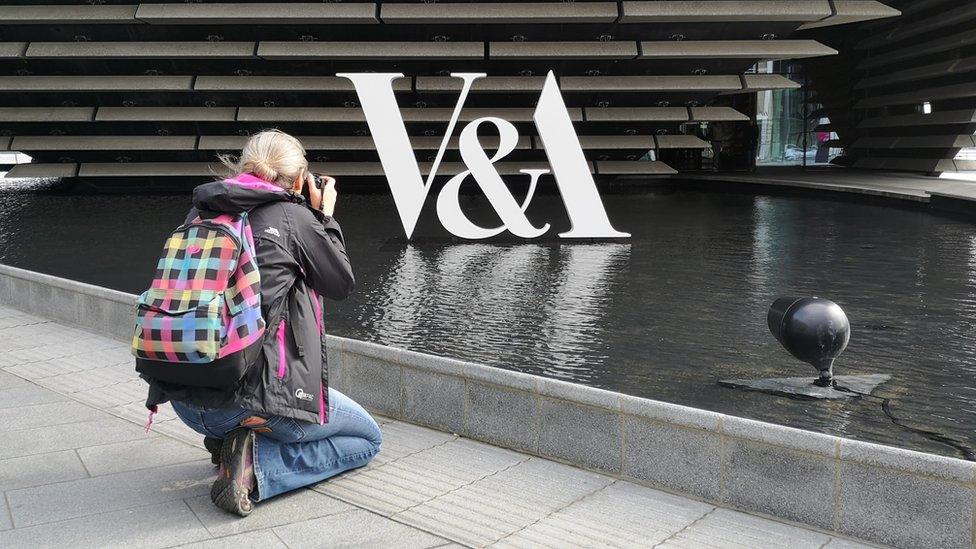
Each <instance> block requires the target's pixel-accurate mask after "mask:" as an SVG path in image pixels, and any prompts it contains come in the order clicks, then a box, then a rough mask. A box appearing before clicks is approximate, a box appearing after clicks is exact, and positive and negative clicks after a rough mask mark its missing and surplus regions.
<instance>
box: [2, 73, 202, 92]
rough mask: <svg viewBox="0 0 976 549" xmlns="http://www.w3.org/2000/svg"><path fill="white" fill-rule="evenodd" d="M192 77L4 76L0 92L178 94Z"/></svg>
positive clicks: (187, 88)
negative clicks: (135, 92) (153, 92)
mask: <svg viewBox="0 0 976 549" xmlns="http://www.w3.org/2000/svg"><path fill="white" fill-rule="evenodd" d="M192 82H193V77H192V76H121V75H118V76H117V75H112V76H102V75H73V76H46V75H37V76H34V75H31V76H5V77H4V78H3V79H2V80H0V90H2V91H103V90H108V91H177V90H187V91H189V90H190V84H191V83H192Z"/></svg>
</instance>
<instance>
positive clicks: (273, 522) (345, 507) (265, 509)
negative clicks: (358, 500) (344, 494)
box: [186, 490, 353, 536]
mask: <svg viewBox="0 0 976 549" xmlns="http://www.w3.org/2000/svg"><path fill="white" fill-rule="evenodd" d="M186 503H187V505H189V506H190V509H192V510H193V514H194V515H196V517H197V518H198V519H200V522H202V523H203V525H204V526H206V527H207V531H209V532H210V533H211V534H213V535H215V536H229V535H232V534H240V533H243V532H250V531H252V530H263V529H265V528H271V527H274V526H281V525H284V524H289V523H292V522H300V521H304V520H308V519H313V518H318V517H324V516H328V515H334V514H336V513H343V512H346V511H350V510H352V509H353V506H352V505H349V504H347V503H343V502H341V501H339V500H336V499H333V498H331V497H329V496H326V495H323V494H320V493H318V492H313V491H311V490H296V491H294V492H289V493H287V494H282V495H281V496H279V497H276V498H274V499H273V500H270V501H268V502H264V503H261V504H258V505H255V506H254V511H252V512H251V514H250V515H248V516H247V518H245V519H244V520H241V518H240V517H237V516H234V515H231V514H229V513H227V512H226V511H224V510H222V509H219V508H218V507H217V506H216V505H214V504H213V503H211V501H210V496H209V495H204V496H198V497H194V498H189V499H187V500H186Z"/></svg>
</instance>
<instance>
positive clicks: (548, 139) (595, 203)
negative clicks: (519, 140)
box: [532, 71, 630, 238]
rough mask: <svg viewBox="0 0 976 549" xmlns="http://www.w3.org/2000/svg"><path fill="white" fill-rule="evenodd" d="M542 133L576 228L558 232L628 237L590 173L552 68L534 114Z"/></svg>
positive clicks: (557, 183)
mask: <svg viewBox="0 0 976 549" xmlns="http://www.w3.org/2000/svg"><path fill="white" fill-rule="evenodd" d="M532 119H533V120H535V126H536V128H537V129H538V130H539V137H540V138H541V139H542V145H543V147H544V148H545V149H546V157H548V158H549V165H550V166H552V173H553V175H554V176H555V178H556V186H558V187H559V194H560V195H561V196H562V197H563V204H565V205H566V212H567V213H569V220H570V222H571V223H572V224H573V228H572V229H570V230H569V231H568V232H565V233H559V236H560V237H563V238H625V237H629V236H630V234H628V233H622V232H620V231H617V230H616V229H614V228H613V226H612V225H610V219H609V218H607V212H606V210H605V209H604V208H603V201H602V200H600V193H599V192H597V190H596V183H595V182H594V181H593V176H592V175H591V174H590V166H589V164H587V163H586V158H585V157H584V156H583V147H582V146H580V142H579V138H578V137H576V131H575V130H573V121H572V120H570V118H569V112H568V111H567V110H566V103H564V102H563V97H562V95H561V94H560V93H559V86H558V85H557V84H556V77H555V76H554V75H553V74H552V71H549V74H548V75H547V76H546V83H545V85H544V86H543V88H542V95H541V96H540V97H539V104H538V105H537V106H536V109H535V113H534V114H533V115H532Z"/></svg>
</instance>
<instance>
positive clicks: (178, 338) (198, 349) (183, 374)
mask: <svg viewBox="0 0 976 549" xmlns="http://www.w3.org/2000/svg"><path fill="white" fill-rule="evenodd" d="M254 250H255V248H254V237H253V235H252V233H251V226H250V224H249V223H248V220H247V213H246V212H244V213H241V214H237V215H231V214H221V215H218V216H217V217H213V218H209V219H204V218H202V217H201V216H197V217H196V218H194V219H193V220H192V221H190V222H189V223H186V224H184V225H181V226H180V227H178V228H177V229H176V230H175V231H173V233H172V235H171V236H170V237H169V239H168V240H167V241H166V245H165V246H164V247H163V253H162V255H160V257H159V263H158V264H157V266H156V276H155V278H154V279H153V281H152V285H151V286H150V288H149V289H148V290H146V291H145V292H143V293H142V295H140V296H139V299H138V300H137V302H136V322H135V330H134V333H133V335H132V354H133V355H135V357H136V371H138V372H140V373H143V374H145V375H147V376H149V377H152V378H154V379H158V380H161V381H168V382H172V383H178V384H181V385H192V386H203V387H227V386H233V385H235V384H236V383H237V382H238V381H239V380H240V379H241V377H243V375H244V372H245V371H246V369H247V366H248V365H249V364H250V363H251V362H252V361H253V360H252V359H253V358H255V356H256V355H255V353H256V352H258V351H260V344H261V340H262V336H263V334H264V327H265V322H264V319H263V318H262V316H261V285H260V273H259V272H258V266H257V262H256V261H255V252H254Z"/></svg>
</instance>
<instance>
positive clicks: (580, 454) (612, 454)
mask: <svg viewBox="0 0 976 549" xmlns="http://www.w3.org/2000/svg"><path fill="white" fill-rule="evenodd" d="M539 425H540V429H539V453H540V454H542V455H544V456H547V457H553V458H556V459H561V460H564V461H568V462H570V463H579V464H581V465H584V466H586V467H589V468H592V469H598V470H600V471H607V472H610V473H619V472H620V466H621V451H622V448H621V432H622V430H623V429H622V416H621V415H620V414H618V413H616V412H609V411H604V410H600V409H597V408H590V407H586V406H580V405H578V404H573V403H570V402H567V401H564V400H550V399H547V398H540V399H539Z"/></svg>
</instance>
